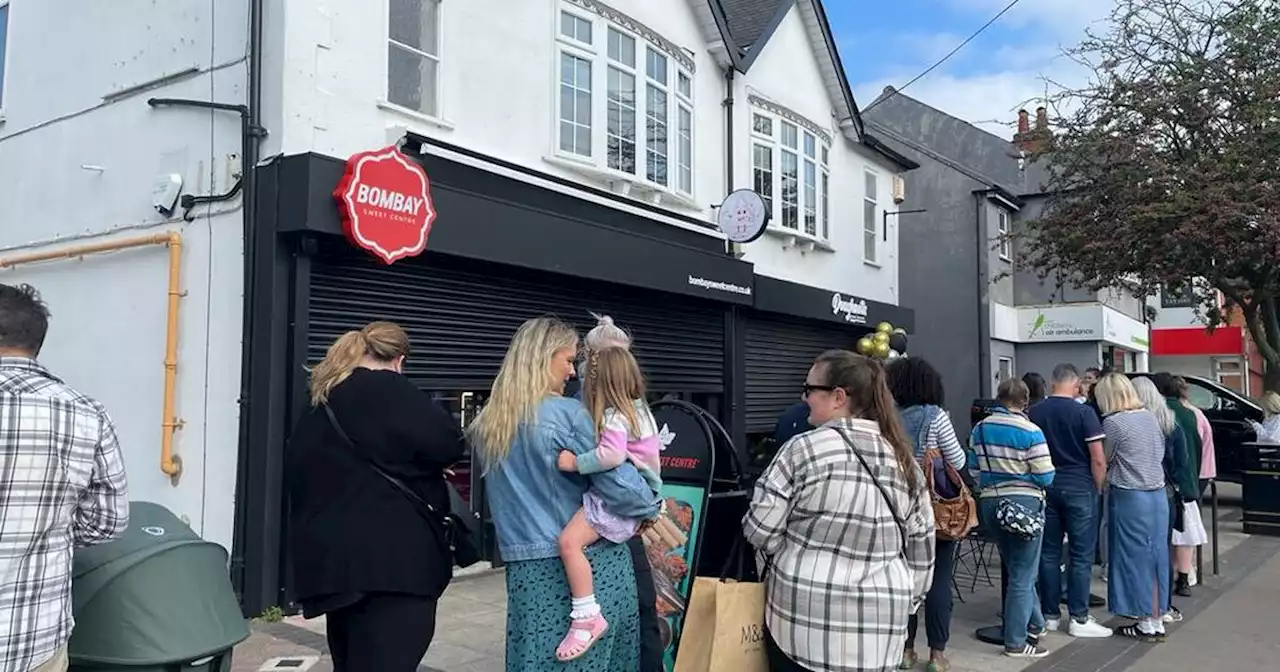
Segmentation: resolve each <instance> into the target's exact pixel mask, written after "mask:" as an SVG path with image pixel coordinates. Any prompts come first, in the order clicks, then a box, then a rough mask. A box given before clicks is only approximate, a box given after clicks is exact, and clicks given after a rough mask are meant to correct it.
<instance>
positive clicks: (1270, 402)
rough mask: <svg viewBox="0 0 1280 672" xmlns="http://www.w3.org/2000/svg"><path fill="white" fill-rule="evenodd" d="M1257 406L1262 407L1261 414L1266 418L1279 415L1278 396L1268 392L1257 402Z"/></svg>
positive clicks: (1279, 397) (1279, 404) (1279, 396)
mask: <svg viewBox="0 0 1280 672" xmlns="http://www.w3.org/2000/svg"><path fill="white" fill-rule="evenodd" d="M1258 405H1259V406H1261V407H1262V412H1263V413H1266V414H1267V417H1270V416H1273V415H1280V394H1276V393H1275V392H1272V391H1270V390H1268V391H1267V393H1266V394H1264V395H1262V398H1261V399H1259V400H1258Z"/></svg>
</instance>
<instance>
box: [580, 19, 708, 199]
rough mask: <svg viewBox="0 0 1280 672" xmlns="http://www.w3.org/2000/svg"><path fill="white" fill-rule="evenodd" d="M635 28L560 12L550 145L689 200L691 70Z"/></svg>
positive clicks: (655, 41)
mask: <svg viewBox="0 0 1280 672" xmlns="http://www.w3.org/2000/svg"><path fill="white" fill-rule="evenodd" d="M628 23H629V22H628ZM634 27H635V26H630V27H628V26H625V25H622V23H620V22H615V21H612V20H610V19H609V18H606V17H603V16H597V15H595V14H592V13H589V12H587V11H586V10H585V9H581V8H576V7H575V8H573V9H572V10H570V9H562V10H560V20H559V35H558V42H559V49H558V50H557V56H556V59H557V71H558V80H557V85H556V88H557V92H556V100H557V103H556V119H557V124H556V147H557V149H558V151H559V153H560V154H562V155H565V156H568V157H571V158H574V159H577V160H582V161H587V162H590V163H593V164H595V165H597V166H599V167H601V168H604V169H605V170H606V172H610V173H617V174H620V175H625V176H627V177H628V178H634V180H635V182H639V183H642V184H647V185H650V186H652V187H655V188H660V189H662V190H667V191H672V192H675V193H678V194H682V195H684V196H692V195H693V76H692V73H691V72H690V70H689V69H688V68H687V67H685V66H684V65H682V63H681V61H682V60H683V59H680V58H677V57H676V56H675V55H674V54H672V53H670V52H671V48H670V45H668V44H659V43H658V42H661V41H662V40H660V38H654V37H653V36H652V35H646V34H641V33H640V32H638V31H636V30H633V29H632V28H634ZM601 94H603V95H601Z"/></svg>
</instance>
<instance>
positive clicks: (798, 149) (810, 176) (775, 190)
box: [751, 109, 831, 242]
mask: <svg viewBox="0 0 1280 672" xmlns="http://www.w3.org/2000/svg"><path fill="white" fill-rule="evenodd" d="M830 156H831V144H830V140H829V139H828V138H827V137H825V135H819V133H818V132H816V131H815V129H813V128H810V127H809V125H808V124H801V123H800V122H799V121H798V120H795V119H789V118H785V117H783V116H780V115H777V114H774V113H772V112H770V111H765V110H762V109H753V110H752V112H751V174H752V187H753V188H754V189H755V190H756V191H757V192H758V193H759V194H760V195H761V196H762V197H764V201H765V206H766V207H768V208H769V209H770V211H771V213H772V216H773V222H774V224H772V226H774V227H777V228H778V229H779V230H781V231H782V232H784V233H788V234H797V235H799V236H801V237H804V238H808V239H812V240H815V241H820V242H828V241H830V239H831V214H830V208H829V204H830V202H831V199H830V195H829V194H828V191H829V190H830V186H831V171H830V168H829V164H830Z"/></svg>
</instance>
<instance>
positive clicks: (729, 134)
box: [724, 65, 741, 258]
mask: <svg viewBox="0 0 1280 672" xmlns="http://www.w3.org/2000/svg"><path fill="white" fill-rule="evenodd" d="M733 81H734V71H733V65H729V66H728V67H726V68H725V69H724V193H725V194H726V195H728V194H730V193H732V192H733ZM724 249H725V254H728V255H729V256H731V257H734V258H737V257H739V256H741V255H740V252H739V250H738V245H737V243H733V242H730V241H728V240H726V241H724Z"/></svg>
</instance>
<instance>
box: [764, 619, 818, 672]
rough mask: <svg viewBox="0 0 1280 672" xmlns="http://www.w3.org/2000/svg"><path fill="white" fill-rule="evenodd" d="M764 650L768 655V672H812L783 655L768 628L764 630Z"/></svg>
mask: <svg viewBox="0 0 1280 672" xmlns="http://www.w3.org/2000/svg"><path fill="white" fill-rule="evenodd" d="M764 650H765V652H766V653H767V654H768V655H769V672H813V671H812V670H810V669H809V668H807V667H804V666H802V665H801V664H800V663H797V662H796V661H794V660H791V658H790V657H788V656H787V654H785V653H783V652H782V649H781V648H779V647H778V643H777V642H776V641H774V639H773V635H772V634H771V633H770V632H769V629H768V628H765V630H764Z"/></svg>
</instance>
